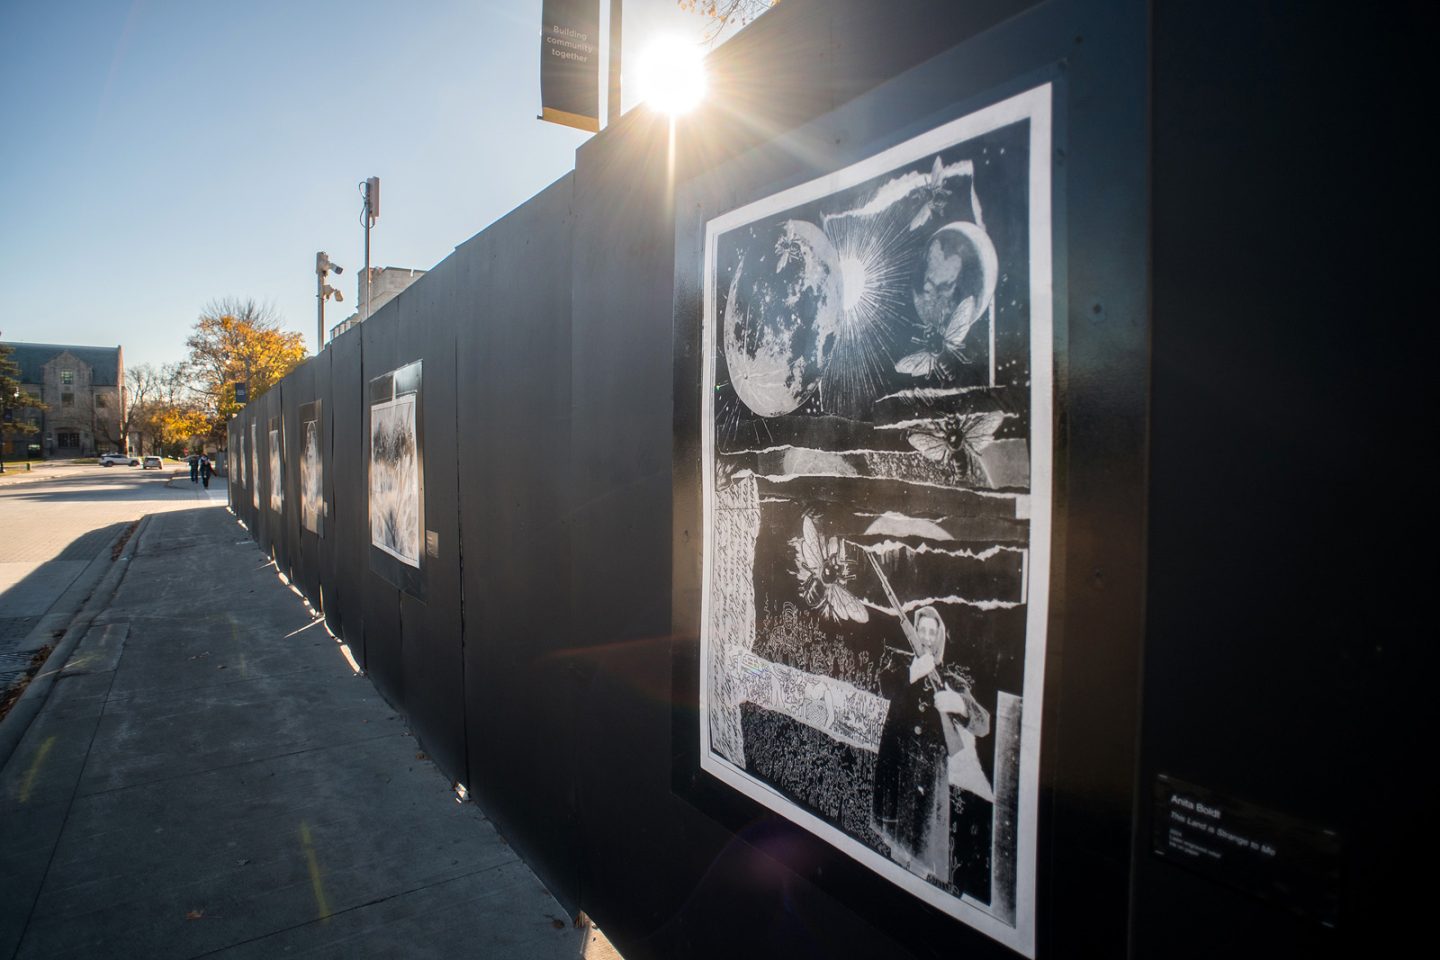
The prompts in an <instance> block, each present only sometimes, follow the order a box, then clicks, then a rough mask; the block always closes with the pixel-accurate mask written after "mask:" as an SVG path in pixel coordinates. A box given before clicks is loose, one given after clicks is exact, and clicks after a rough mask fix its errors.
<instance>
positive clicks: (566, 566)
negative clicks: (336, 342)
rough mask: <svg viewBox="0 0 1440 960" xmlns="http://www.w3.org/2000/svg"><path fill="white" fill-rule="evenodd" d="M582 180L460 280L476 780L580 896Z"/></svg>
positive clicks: (542, 864) (564, 185)
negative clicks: (573, 581)
mask: <svg viewBox="0 0 1440 960" xmlns="http://www.w3.org/2000/svg"><path fill="white" fill-rule="evenodd" d="M573 187H574V183H573V177H570V176H567V177H564V178H562V179H561V180H559V181H557V182H556V183H554V184H553V185H551V186H550V187H549V188H548V189H546V190H545V191H543V192H542V193H540V194H539V195H537V196H536V197H534V198H533V199H531V200H530V201H529V202H527V203H526V204H524V205H523V206H521V207H519V208H518V209H516V210H515V211H513V212H512V213H510V214H509V215H508V216H507V217H505V218H504V219H503V220H501V221H499V222H498V223H496V224H495V225H494V226H492V227H491V228H490V229H489V230H486V231H485V232H484V233H481V234H480V235H478V236H476V237H474V238H472V239H471V240H469V241H467V242H466V243H465V244H463V245H462V246H461V247H460V248H459V249H458V250H457V251H456V252H455V254H454V255H453V256H452V257H451V261H452V262H455V263H456V265H457V267H458V269H457V271H456V272H455V273H454V274H451V275H450V277H451V282H453V283H454V284H455V286H456V289H457V290H458V291H459V294H460V295H459V299H458V301H457V302H456V303H455V304H454V310H455V313H454V317H455V322H456V324H457V328H458V341H457V347H456V351H455V363H456V371H457V372H456V379H457V385H458V391H457V394H456V420H457V425H458V440H459V443H458V454H459V463H458V468H459V476H458V484H457V486H458V490H459V510H460V520H461V536H462V538H463V540H462V551H463V555H464V563H463V569H462V575H463V578H464V590H465V689H466V719H467V728H466V729H467V743H468V751H469V772H470V780H469V786H470V789H471V790H472V791H474V793H475V795H476V796H477V797H478V798H479V799H480V800H481V802H483V803H484V804H485V807H486V810H487V811H488V812H489V813H490V815H491V816H492V817H493V818H494V819H495V821H496V822H497V823H498V824H499V826H500V828H501V829H502V830H503V831H504V832H505V833H506V835H507V836H508V837H509V838H510V840H511V842H512V843H513V844H514V845H515V847H516V849H517V850H519V851H520V852H521V853H523V854H524V855H525V857H526V859H527V860H528V861H529V862H530V863H531V865H532V866H533V867H534V869H535V870H536V872H537V873H538V874H539V875H540V877H541V878H542V879H543V880H544V881H545V882H546V884H547V885H548V886H549V887H550V888H551V889H552V890H553V891H554V892H555V893H556V895H557V896H558V897H560V898H561V900H562V902H567V903H569V904H571V905H576V904H578V901H579V889H580V887H579V860H578V857H577V855H576V851H577V850H578V848H579V834H578V832H577V827H578V824H577V812H576V807H575V795H574V790H575V786H574V767H575V763H576V761H577V757H578V752H579V749H580V748H579V744H578V737H579V733H578V732H579V731H580V730H581V729H582V728H584V727H585V726H586V725H587V724H590V723H592V722H594V719H595V718H593V717H587V716H586V714H585V713H584V712H583V711H582V710H581V708H580V705H579V703H578V701H577V692H576V691H577V677H578V676H579V674H580V670H581V666H580V664H579V662H578V660H577V658H576V657H575V656H574V655H573V653H574V648H575V647H576V640H575V636H574V634H575V625H574V621H573V619H572V618H573V608H572V605H571V603H570V601H569V598H568V586H569V577H570V570H571V562H570V556H571V552H570V547H571V516H572V513H573V511H574V509H575V507H574V503H575V501H576V500H577V499H578V498H583V497H585V496H586V495H587V494H586V492H585V490H586V486H587V485H586V484H584V483H582V482H580V480H579V478H578V477H577V475H576V473H575V470H574V467H573V465H572V462H571V406H572V401H571V385H570V368H571V364H572V355H573V353H572V350H571V343H570V324H571V309H572V288H571V285H570V264H571V244H572V232H571V231H572V226H573V223H572V219H571V213H570V209H571V201H572V193H573ZM426 280H427V281H428V280H429V277H428V276H427V277H426ZM521 717H523V718H524V720H523V721H521V720H520V719H519V718H521Z"/></svg>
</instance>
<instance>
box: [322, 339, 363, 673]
mask: <svg viewBox="0 0 1440 960" xmlns="http://www.w3.org/2000/svg"><path fill="white" fill-rule="evenodd" d="M325 349H326V352H327V353H329V354H330V391H329V393H327V394H326V395H325V396H324V397H322V400H324V401H327V403H326V406H328V407H329V408H330V413H329V423H330V426H331V433H330V436H329V438H328V442H326V443H325V444H324V445H323V450H324V453H325V476H326V483H327V484H328V485H329V487H330V498H331V499H330V500H329V501H328V502H329V504H330V505H331V506H332V507H333V508H334V512H333V514H332V515H331V516H329V517H327V518H326V519H327V520H329V521H331V523H330V525H329V530H330V531H331V532H332V534H333V535H331V534H327V537H326V539H327V540H328V541H329V543H328V544H327V552H328V553H329V554H330V556H331V557H332V558H333V560H332V563H333V567H332V569H333V570H334V579H333V580H331V581H327V583H326V588H327V589H326V596H327V599H328V600H329V602H328V603H327V604H326V607H325V618H326V621H327V622H328V623H329V625H330V629H331V631H332V632H334V633H335V635H336V636H339V637H343V638H344V640H345V642H346V644H348V645H349V647H350V651H351V653H352V654H353V655H354V656H355V658H356V659H357V660H358V661H359V662H360V665H361V666H362V667H364V666H366V665H367V663H368V657H367V654H366V624H365V591H366V579H367V578H368V577H369V569H370V565H369V563H368V562H367V560H366V550H367V549H368V546H369V543H370V519H369V514H368V512H367V511H368V507H367V504H368V499H367V493H366V486H365V482H366V479H365V478H366V473H365V464H366V459H367V457H368V456H369V454H368V453H367V450H368V448H369V439H368V438H367V436H366V434H365V386H364V383H365V381H364V376H365V373H364V363H363V357H364V338H363V337H362V336H361V332H360V330H359V328H352V329H350V330H347V331H346V332H344V333H342V334H341V335H340V336H338V337H336V338H335V339H334V340H332V341H330V344H329V346H327V347H326V348H325Z"/></svg>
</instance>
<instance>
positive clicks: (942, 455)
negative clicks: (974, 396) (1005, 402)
mask: <svg viewBox="0 0 1440 960" xmlns="http://www.w3.org/2000/svg"><path fill="white" fill-rule="evenodd" d="M1004 419H1005V414H1004V413H1003V412H1001V411H999V410H991V411H987V412H985V413H952V414H950V415H949V416H947V417H945V418H943V419H942V420H940V421H939V422H938V423H937V424H936V425H935V426H933V427H931V428H928V429H924V430H914V431H912V432H910V433H908V434H906V436H905V439H906V440H908V441H909V442H910V446H912V447H914V448H915V449H916V450H918V451H920V454H921V455H922V456H924V457H925V459H926V460H931V461H933V462H935V463H951V462H953V461H956V460H962V461H963V462H964V464H965V466H966V468H967V469H969V470H970V472H971V473H972V474H974V475H975V477H977V478H978V479H979V480H980V481H981V482H983V483H984V484H985V485H986V486H990V485H991V480H990V471H989V470H987V469H986V468H985V462H984V461H983V460H982V459H981V458H980V454H981V453H982V452H983V451H984V450H985V448H986V447H988V446H990V444H992V443H994V442H995V431H996V430H998V429H1000V424H1001V423H1002V422H1003V421H1004Z"/></svg>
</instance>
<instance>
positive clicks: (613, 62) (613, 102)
mask: <svg viewBox="0 0 1440 960" xmlns="http://www.w3.org/2000/svg"><path fill="white" fill-rule="evenodd" d="M624 17H625V3H624V0H610V92H609V94H607V96H606V109H605V126H607V127H608V126H610V125H611V124H612V123H614V122H615V121H616V120H619V119H620V47H621V43H622V40H621V36H620V27H621V24H622V22H623V20H624Z"/></svg>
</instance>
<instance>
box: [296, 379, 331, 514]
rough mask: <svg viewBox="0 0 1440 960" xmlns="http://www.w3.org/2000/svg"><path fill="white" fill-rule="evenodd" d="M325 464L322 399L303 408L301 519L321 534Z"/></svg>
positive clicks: (323, 511) (301, 414)
mask: <svg viewBox="0 0 1440 960" xmlns="http://www.w3.org/2000/svg"><path fill="white" fill-rule="evenodd" d="M323 470H324V465H323V464H322V463H321V460H320V401H319V400H315V401H313V402H311V403H307V404H305V405H304V406H302V407H301V408H300V523H301V525H302V526H304V528H305V529H306V530H309V531H310V532H311V533H313V534H315V535H316V536H317V537H318V536H321V535H322V533H323V527H322V524H323V523H324V516H325V494H324V490H323V487H322V481H323V480H324V473H323V472H322V471H323Z"/></svg>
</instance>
